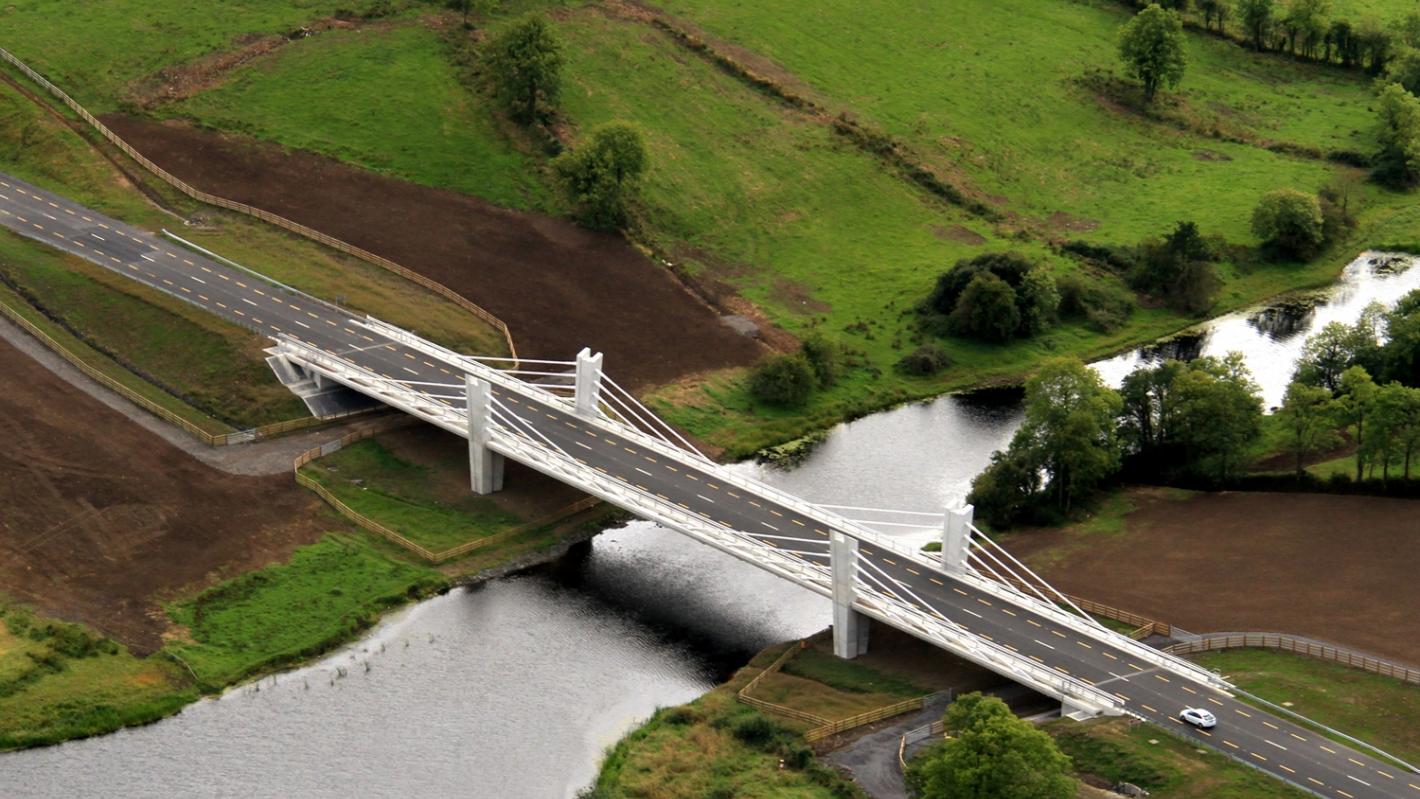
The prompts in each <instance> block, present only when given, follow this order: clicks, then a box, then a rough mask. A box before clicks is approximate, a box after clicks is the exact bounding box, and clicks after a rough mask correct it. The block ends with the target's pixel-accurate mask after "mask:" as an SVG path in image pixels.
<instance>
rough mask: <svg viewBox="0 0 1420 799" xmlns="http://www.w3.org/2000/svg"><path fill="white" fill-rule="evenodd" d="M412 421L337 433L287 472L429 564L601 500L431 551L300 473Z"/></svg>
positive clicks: (339, 509)
mask: <svg viewBox="0 0 1420 799" xmlns="http://www.w3.org/2000/svg"><path fill="white" fill-rule="evenodd" d="M412 421H414V419H413V417H408V416H405V417H400V418H398V419H396V420H395V421H394V422H393V423H391V424H386V425H378V424H373V425H369V426H368V427H365V428H363V429H360V430H356V431H353V432H351V433H348V434H346V435H344V436H341V437H340V438H339V439H337V440H335V441H330V442H327V443H325V444H322V445H321V446H319V447H314V448H312V449H308V450H306V451H305V452H302V453H301V454H300V455H297V456H296V459H295V460H294V461H293V462H292V464H291V471H292V473H293V474H294V475H295V479H296V483H297V484H298V485H301V486H304V487H305V488H308V489H310V490H311V491H313V492H314V493H315V495H316V496H318V497H320V498H321V499H322V500H324V501H325V502H326V504H328V505H330V506H331V507H332V508H334V509H335V511H336V512H337V513H339V514H340V515H341V516H344V517H345V518H346V519H349V520H350V521H351V522H353V523H355V524H356V525H358V526H360V527H361V528H364V529H365V530H368V531H370V532H372V533H374V534H376V535H378V536H381V537H383V538H385V539H387V540H389V541H391V542H393V543H395V544H397V545H399V546H401V547H403V548H405V549H407V550H409V551H410V552H413V553H414V554H416V555H418V556H419V557H421V558H423V559H424V560H426V561H428V562H430V563H433V564H439V563H443V562H445V561H448V560H452V559H454V558H459V557H463V556H464V555H468V554H470V553H472V552H476V551H478V550H480V549H483V548H484V547H488V546H492V545H493V544H497V543H501V542H503V541H506V540H508V539H510V538H513V537H515V536H518V535H521V534H523V533H526V532H528V531H529V530H536V529H538V528H540V527H545V526H547V525H549V524H552V523H554V522H558V521H561V520H563V519H566V518H568V517H569V516H572V515H574V514H577V513H581V512H582V511H585V510H590V509H591V508H594V507H596V506H597V505H598V504H600V503H601V500H599V499H597V498H596V497H583V498H581V499H579V500H577V501H576V502H573V503H570V504H568V505H565V506H563V507H561V508H559V509H557V510H555V511H553V512H552V513H549V514H547V515H545V516H541V517H538V518H537V519H534V520H532V521H530V522H525V523H523V524H520V525H517V526H516V527H510V528H508V529H507V530H503V531H502V532H498V533H494V534H493V535H489V536H485V537H483V538H477V539H474V540H472V541H467V542H464V543H462V544H459V545H457V546H453V547H450V548H448V549H445V550H441V551H438V552H435V551H433V550H431V549H428V548H427V547H424V546H421V545H419V544H417V543H415V542H414V541H411V540H410V539H409V538H407V537H405V536H403V535H401V534H400V533H399V532H398V531H396V530H394V529H392V528H390V527H388V526H386V525H384V524H381V523H380V522H377V521H375V520H374V519H371V518H370V517H368V516H366V515H364V514H363V513H360V512H359V511H357V510H355V509H354V508H352V507H350V506H349V505H347V504H345V502H343V501H342V500H341V499H340V498H339V497H337V496H335V494H334V492H332V491H331V490H330V489H328V488H326V487H325V486H324V485H322V484H321V482H320V481H319V480H317V479H315V478H314V477H311V476H310V475H307V474H302V473H301V467H302V466H305V465H306V464H308V463H310V462H311V461H314V460H316V459H317V458H320V457H322V456H324V455H330V454H331V453H334V452H339V451H340V450H342V449H344V448H345V447H348V446H350V445H351V444H354V443H355V442H357V441H362V440H364V439H366V438H369V437H371V436H374V435H378V434H379V433H383V432H385V431H387V430H391V429H394V428H395V427H398V426H400V425H402V424H407V423H409V422H412Z"/></svg>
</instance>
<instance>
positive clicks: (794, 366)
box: [749, 355, 814, 406]
mask: <svg viewBox="0 0 1420 799" xmlns="http://www.w3.org/2000/svg"><path fill="white" fill-rule="evenodd" d="M749 390H750V393H751V394H753V395H754V396H755V398H756V399H759V400H762V401H764V402H768V403H770V404H773V405H785V406H794V405H803V404H804V402H806V401H807V400H808V398H809V395H810V394H812V393H813V390H814V373H813V369H812V368H810V367H809V362H808V361H807V360H805V359H804V357H803V356H802V355H779V356H777V357H773V358H769V359H768V360H764V361H760V363H759V365H758V366H756V367H755V368H754V371H753V372H751V373H750V378H749Z"/></svg>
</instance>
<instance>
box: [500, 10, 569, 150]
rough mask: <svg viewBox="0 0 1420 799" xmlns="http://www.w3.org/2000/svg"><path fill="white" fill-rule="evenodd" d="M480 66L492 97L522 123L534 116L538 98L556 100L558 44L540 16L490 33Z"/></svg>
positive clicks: (559, 78) (559, 66) (559, 65)
mask: <svg viewBox="0 0 1420 799" xmlns="http://www.w3.org/2000/svg"><path fill="white" fill-rule="evenodd" d="M483 65H484V69H485V70H487V72H488V75H489V77H490V79H491V80H492V82H493V90H494V94H495V96H496V97H497V98H498V99H499V100H500V101H501V102H502V103H503V105H504V107H505V108H506V109H507V110H508V112H509V113H511V114H512V115H513V117H514V118H515V119H516V120H518V121H519V122H522V123H523V124H531V123H532V122H533V121H534V120H535V119H537V106H538V102H539V101H541V102H543V103H548V104H551V103H554V102H556V100H557V95H558V92H559V90H560V89H561V86H562V78H561V73H562V53H561V46H560V45H559V44H558V43H557V39H556V37H555V36H553V33H552V25H551V24H550V23H548V21H547V20H546V19H545V18H543V17H542V16H539V15H535V14H533V15H528V16H526V17H523V18H522V19H519V20H518V21H516V22H514V23H512V24H511V25H509V26H508V27H506V28H504V29H503V30H501V31H499V32H498V33H496V34H494V36H493V38H492V39H490V40H489V42H488V45H487V47H486V48H485V49H484V53H483Z"/></svg>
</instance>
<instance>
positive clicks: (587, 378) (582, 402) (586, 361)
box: [576, 347, 602, 416]
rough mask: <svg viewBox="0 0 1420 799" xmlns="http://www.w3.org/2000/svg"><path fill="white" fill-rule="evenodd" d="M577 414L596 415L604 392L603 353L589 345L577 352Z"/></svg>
mask: <svg viewBox="0 0 1420 799" xmlns="http://www.w3.org/2000/svg"><path fill="white" fill-rule="evenodd" d="M576 375H577V414H578V415H579V416H596V415H597V404H598V403H600V402H601V393H602V354H601V353H600V352H598V353H597V354H595V355H593V354H592V351H591V349H590V348H588V347H583V348H582V351H581V352H579V353H577V372H576Z"/></svg>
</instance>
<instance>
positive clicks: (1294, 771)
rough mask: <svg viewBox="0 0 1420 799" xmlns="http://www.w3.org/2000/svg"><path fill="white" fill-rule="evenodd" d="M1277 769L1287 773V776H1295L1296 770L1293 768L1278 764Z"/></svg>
mask: <svg viewBox="0 0 1420 799" xmlns="http://www.w3.org/2000/svg"><path fill="white" fill-rule="evenodd" d="M1277 768H1280V769H1282V770H1283V771H1285V772H1287V773H1288V774H1296V773H1297V770H1296V769H1294V768H1289V767H1287V766H1284V765H1282V764H1281V763H1278V764H1277Z"/></svg>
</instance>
